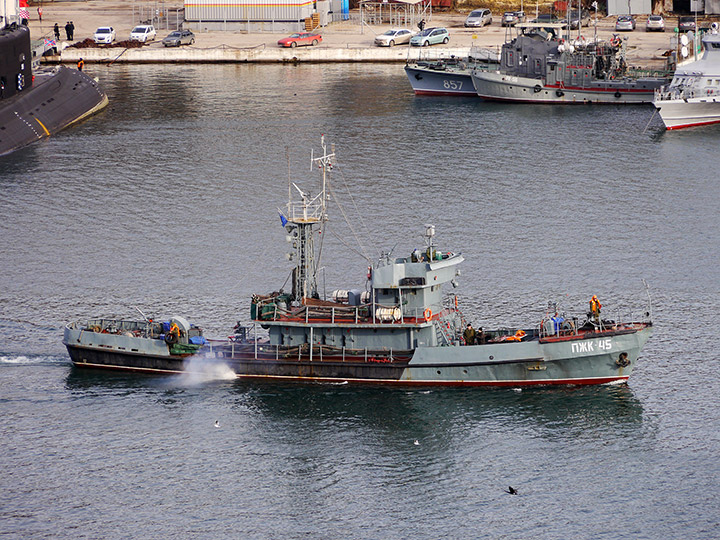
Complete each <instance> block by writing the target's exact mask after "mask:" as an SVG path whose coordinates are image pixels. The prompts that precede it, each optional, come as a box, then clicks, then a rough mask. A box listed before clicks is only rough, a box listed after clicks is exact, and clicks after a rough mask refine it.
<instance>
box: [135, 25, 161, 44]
mask: <svg viewBox="0 0 720 540" xmlns="http://www.w3.org/2000/svg"><path fill="white" fill-rule="evenodd" d="M156 35H157V32H156V31H155V27H154V26H153V25H152V24H141V25H140V26H136V27H135V28H133V29H132V32H130V41H141V42H142V43H145V42H146V41H152V40H154V39H155V36H156Z"/></svg>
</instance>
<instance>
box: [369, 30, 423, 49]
mask: <svg viewBox="0 0 720 540" xmlns="http://www.w3.org/2000/svg"><path fill="white" fill-rule="evenodd" d="M414 35H415V33H414V32H413V31H412V30H408V29H407V28H392V29H390V30H388V31H387V32H385V33H384V34H380V35H379V36H376V37H375V45H377V46H379V47H392V46H394V45H401V44H403V43H410V38H411V37H413V36H414Z"/></svg>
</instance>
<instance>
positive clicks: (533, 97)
mask: <svg viewBox="0 0 720 540" xmlns="http://www.w3.org/2000/svg"><path fill="white" fill-rule="evenodd" d="M472 81H473V86H474V88H475V91H476V92H477V94H478V96H480V97H481V98H483V99H485V100H490V101H506V102H521V103H550V104H552V103H556V104H583V103H614V104H641V103H651V102H652V101H653V98H654V92H655V89H656V88H660V86H662V84H663V83H665V82H666V80H665V79H655V78H644V79H632V80H623V79H620V80H614V81H597V82H592V83H588V84H587V85H585V86H570V85H564V84H556V85H547V84H544V82H543V81H542V80H541V79H535V78H529V77H517V76H513V75H505V74H502V73H499V72H480V71H475V72H473V74H472Z"/></svg>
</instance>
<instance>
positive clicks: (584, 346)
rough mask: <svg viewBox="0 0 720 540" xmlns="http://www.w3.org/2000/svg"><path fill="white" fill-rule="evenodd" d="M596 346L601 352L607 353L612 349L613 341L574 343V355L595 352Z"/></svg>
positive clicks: (572, 345)
mask: <svg viewBox="0 0 720 540" xmlns="http://www.w3.org/2000/svg"><path fill="white" fill-rule="evenodd" d="M595 345H597V348H598V349H599V350H602V351H605V352H607V351H609V350H611V349H612V340H611V339H601V340H598V341H580V342H579V343H572V344H571V347H572V352H573V353H588V352H595Z"/></svg>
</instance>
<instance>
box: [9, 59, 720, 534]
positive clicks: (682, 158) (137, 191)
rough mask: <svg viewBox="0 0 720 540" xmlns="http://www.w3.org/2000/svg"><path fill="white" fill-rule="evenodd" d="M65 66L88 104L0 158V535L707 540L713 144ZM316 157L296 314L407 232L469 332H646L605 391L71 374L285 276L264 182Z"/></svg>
mask: <svg viewBox="0 0 720 540" xmlns="http://www.w3.org/2000/svg"><path fill="white" fill-rule="evenodd" d="M88 69H89V70H90V71H91V73H92V74H93V75H97V76H98V77H99V78H100V80H101V82H102V83H103V84H104V85H105V87H106V89H107V90H108V93H109V96H110V99H111V103H110V106H109V108H108V109H107V110H106V111H105V112H103V113H102V114H100V115H98V116H96V117H93V118H92V119H90V120H88V121H86V122H83V123H82V124H80V125H78V126H76V127H74V128H72V129H68V130H66V131H64V132H62V133H60V134H57V135H55V136H53V137H51V138H50V139H48V140H45V141H41V142H39V143H38V144H35V145H33V146H31V147H28V148H26V149H24V150H21V151H19V152H16V153H15V154H13V155H11V156H6V157H3V158H0V238H2V243H0V261H1V263H0V264H1V266H0V270H1V271H0V434H2V439H1V440H2V455H1V457H0V537H2V538H43V537H48V538H139V537H145V538H213V539H219V538H257V539H266V538H288V539H297V538H328V539H334V538H341V537H342V538H363V539H365V538H367V539H390V538H393V539H405V538H493V539H494V538H509V539H510V538H512V539H516V538H518V539H519V538H522V539H526V538H547V539H555V538H593V539H599V538H607V539H619V538H623V539H638V538H663V539H665V538H695V539H703V538H717V537H718V527H719V526H720V511H719V510H718V500H719V499H720V474H719V473H720V465H719V462H718V455H720V440H719V439H720V436H719V435H718V433H719V432H720V413H719V412H718V394H719V390H720V382H718V372H719V371H720V363H719V360H720V355H719V354H718V342H719V339H718V337H717V335H716V334H717V332H716V329H717V318H718V309H717V303H718V295H720V257H719V256H718V240H717V239H718V237H719V236H720V235H719V233H720V217H719V216H718V200H720V182H718V173H717V156H718V151H717V149H718V147H719V145H720V129H718V128H713V127H710V128H703V129H695V130H687V131H681V132H677V133H666V132H664V130H663V129H662V127H661V124H660V122H659V119H658V118H657V116H656V117H655V118H653V117H652V116H653V109H652V107H650V106H632V107H620V106H587V107H586V106H576V107H569V106H568V107H554V106H511V105H500V104H492V103H483V102H481V101H479V100H474V99H458V98H418V97H415V96H414V95H413V94H412V92H411V90H410V87H409V85H408V83H407V81H406V79H405V75H404V73H403V71H402V68H401V67H400V66H394V65H391V66H386V65H357V66H355V65H320V66H251V65H239V66H234V65H233V66H197V67H196V66H180V65H178V66H132V67H128V66H122V65H114V66H111V67H101V66H88ZM648 124H649V125H648ZM646 126H647V129H646ZM321 134H324V135H325V137H326V141H328V142H332V143H335V144H336V152H337V158H338V159H337V167H336V168H335V170H334V171H333V173H332V177H331V179H332V184H331V186H332V200H331V203H330V213H331V221H330V223H329V227H328V233H327V234H326V237H325V240H324V244H323V259H322V265H323V267H324V268H323V271H322V272H321V275H320V283H321V287H322V288H323V290H326V291H328V292H330V291H332V290H333V289H336V288H363V287H364V283H365V273H366V268H367V259H366V258H369V259H370V260H376V259H377V257H378V256H379V254H380V252H381V251H382V250H385V251H390V250H392V251H393V253H394V254H404V253H409V252H410V251H411V250H412V249H413V248H415V247H422V234H423V232H424V225H425V224H427V223H433V224H434V225H435V226H436V229H437V237H436V240H437V243H438V245H439V247H440V248H441V249H443V250H453V251H461V252H462V253H463V254H464V256H465V258H466V262H465V263H464V264H463V268H462V275H461V276H460V279H459V286H458V288H457V289H455V290H454V291H452V292H453V293H455V294H457V296H458V302H459V305H460V307H461V309H462V310H463V311H464V312H465V314H466V316H467V317H468V318H469V319H470V320H472V321H473V323H474V324H475V326H483V327H485V328H492V327H497V326H504V325H507V326H514V325H526V324H529V325H534V324H537V323H538V322H539V321H540V319H541V318H542V316H543V315H544V314H545V312H546V309H547V303H548V302H550V301H552V302H560V305H561V308H562V309H564V310H567V311H568V313H569V314H570V313H572V314H582V313H584V312H585V311H586V310H587V306H588V304H587V302H588V300H589V299H590V297H591V296H592V295H593V294H597V295H598V296H599V297H600V300H601V302H602V303H603V305H604V308H603V309H604V312H605V313H607V314H609V316H612V317H616V316H620V317H623V318H627V317H628V316H629V315H630V313H634V314H635V316H639V315H640V314H641V313H643V312H645V311H648V310H651V311H652V317H653V320H654V322H655V333H654V336H653V337H652V339H651V340H650V342H649V343H648V345H647V346H646V347H645V349H644V350H643V353H642V358H641V360H640V362H639V363H638V365H637V367H636V369H635V371H634V373H633V376H632V377H631V379H630V382H629V384H628V385H623V386H615V387H612V386H611V387H594V388H535V389H523V390H520V389H499V390H493V389H433V388H423V389H414V388H413V389H404V388H385V387H358V386H353V385H342V384H338V385H322V384H276V383H267V384H262V383H247V382H239V381H235V380H226V379H223V378H213V377H208V378H206V379H203V380H190V379H187V378H185V377H148V376H139V375H129V374H113V373H106V372H87V371H82V370H77V369H74V368H72V367H71V365H70V361H69V358H68V356H67V353H66V352H65V350H64V348H63V346H62V343H61V339H62V327H63V325H64V324H65V323H66V322H69V321H72V320H76V319H83V318H88V317H94V316H118V317H130V318H134V317H136V316H138V314H137V311H136V310H135V307H138V308H140V309H141V310H143V311H144V312H145V313H147V314H148V315H152V316H155V317H158V318H161V317H168V316H170V315H175V314H180V315H183V316H185V317H186V318H188V319H189V320H191V321H192V322H194V323H195V324H198V325H200V326H201V327H203V328H204V329H205V331H206V335H209V336H211V337H224V336H226V335H228V334H229V333H230V332H231V329H232V327H233V325H234V324H235V322H236V321H238V320H240V321H244V322H247V321H248V319H249V301H250V297H251V295H252V294H253V293H267V292H268V291H272V290H277V289H279V288H281V287H283V286H284V283H285V280H286V278H287V277H288V275H289V272H290V263H288V262H287V260H286V258H285V254H286V253H287V251H288V244H287V243H286V241H285V231H284V229H283V228H282V227H281V226H280V220H279V217H278V208H279V207H282V206H283V205H284V204H285V203H286V200H287V193H288V181H289V180H290V181H292V182H295V183H296V184H297V185H298V186H299V187H301V188H302V189H305V190H306V191H308V192H314V191H316V190H317V186H318V180H319V177H318V174H317V172H312V171H311V167H310V161H309V160H310V151H311V149H315V151H316V152H318V151H319V145H320V136H321ZM293 189H294V188H293ZM346 218H347V219H346ZM642 279H645V280H646V281H647V283H648V285H649V296H650V299H651V302H649V300H648V294H647V292H648V291H647V290H646V288H645V286H644V285H643V283H642ZM285 287H287V285H285ZM216 421H217V423H218V427H216V425H215V423H216ZM510 485H511V486H513V487H514V488H516V489H517V490H518V492H519V494H518V495H509V494H507V493H506V492H505V490H506V489H507V488H508V486H510Z"/></svg>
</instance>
